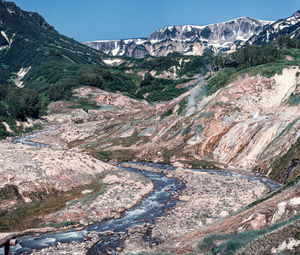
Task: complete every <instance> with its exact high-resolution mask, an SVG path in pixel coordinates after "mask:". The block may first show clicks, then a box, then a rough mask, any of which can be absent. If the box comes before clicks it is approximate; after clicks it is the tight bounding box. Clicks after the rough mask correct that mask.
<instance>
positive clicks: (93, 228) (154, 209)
mask: <svg viewBox="0 0 300 255" xmlns="http://www.w3.org/2000/svg"><path fill="white" fill-rule="evenodd" d="M41 132H43V131H40V132H37V133H35V134H31V135H27V136H23V137H21V138H17V139H15V140H14V142H15V143H22V144H27V145H31V146H36V147H45V146H46V145H45V144H41V143H37V142H33V141H31V140H30V139H31V138H33V137H34V136H35V135H36V134H41ZM139 164H147V165H149V166H152V167H155V168H158V169H164V170H168V171H172V170H174V169H175V168H174V167H173V166H169V165H162V164H155V163H139ZM119 168H120V169H122V170H124V171H131V172H135V173H139V174H142V175H144V176H145V177H147V178H150V179H151V181H152V182H153V185H154V189H153V191H152V192H151V193H150V194H148V195H147V196H146V197H144V198H143V200H142V201H141V203H140V204H139V205H137V206H135V207H133V208H131V209H130V210H128V211H126V212H125V213H124V214H123V215H122V217H121V218H119V219H111V220H106V221H102V222H99V223H95V224H92V225H90V226H87V227H86V228H84V229H83V230H81V231H77V230H76V229H74V230H68V231H63V232H55V233H44V234H41V235H40V236H38V237H37V236H35V235H33V234H32V235H26V236H22V237H20V238H19V239H18V244H17V245H16V246H15V247H12V254H21V253H24V252H28V251H30V250H32V249H42V248H46V247H49V246H54V245H56V244H57V243H58V242H60V243H68V242H72V241H79V242H84V236H85V235H86V234H88V233H89V232H97V233H98V234H99V238H100V241H99V242H98V243H97V244H96V245H94V246H93V247H92V248H91V249H90V250H89V252H88V254H90V255H92V254H107V253H110V254H116V248H117V247H119V248H122V247H123V245H124V244H123V238H122V237H123V236H124V235H126V234H127V233H128V230H129V228H131V227H133V226H137V225H145V224H148V223H150V224H155V219H156V218H157V217H159V216H163V215H164V214H165V213H166V211H167V210H168V209H170V208H172V207H174V206H175V205H176V203H177V202H178V200H177V199H174V198H172V194H174V192H177V191H179V190H182V189H184V187H185V186H184V184H182V183H181V182H179V181H178V180H177V179H173V178H167V177H166V176H165V174H163V173H154V172H146V171H141V170H139V169H138V168H135V167H122V166H121V165H119ZM192 171H202V172H207V173H210V174H217V175H223V176H232V177H235V178H246V179H248V180H258V181H260V182H262V183H263V184H265V185H267V186H268V187H269V188H270V189H271V190H272V191H274V190H275V189H277V188H279V187H280V184H278V183H276V182H274V181H272V180H269V179H267V178H264V177H254V176H247V175H242V174H236V173H232V172H230V171H223V170H222V171H221V170H220V171H219V170H204V169H192ZM147 238H148V241H149V242H150V241H153V240H151V238H150V236H145V240H147ZM0 254H2V253H1V250H0Z"/></svg>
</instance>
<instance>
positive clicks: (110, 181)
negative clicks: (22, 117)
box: [0, 140, 152, 231]
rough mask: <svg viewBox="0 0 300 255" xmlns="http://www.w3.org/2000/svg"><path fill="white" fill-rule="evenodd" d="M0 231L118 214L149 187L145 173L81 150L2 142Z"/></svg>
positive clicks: (80, 222) (145, 192)
mask: <svg viewBox="0 0 300 255" xmlns="http://www.w3.org/2000/svg"><path fill="white" fill-rule="evenodd" d="M0 148H1V151H5V153H2V154H1V156H0V164H1V179H0V180H1V181H0V183H1V185H0V195H1V196H0V199H1V204H0V210H1V213H2V217H1V224H0V226H1V231H11V230H22V229H26V228H32V227H41V226H43V227H44V226H53V225H55V224H56V225H57V226H59V225H61V226H64V225H65V224H64V223H67V222H69V223H72V222H73V224H80V225H87V224H90V223H92V222H95V221H100V220H102V219H108V218H114V217H120V215H121V213H122V212H124V211H125V210H126V209H128V208H130V207H132V206H134V205H135V204H137V203H138V202H139V201H140V200H141V199H142V197H143V196H145V195H146V194H148V193H149V192H150V191H151V190H152V184H151V182H149V181H148V180H147V179H146V178H144V177H141V176H139V175H137V174H134V173H129V172H124V171H120V170H118V169H117V168H116V167H114V166H111V165H108V164H105V163H103V162H101V161H99V160H96V159H94V158H91V157H89V156H87V155H85V154H82V153H78V152H75V151H72V150H63V149H58V148H55V149H53V148H47V147H45V148H37V147H34V146H30V145H22V144H13V143H11V142H10V141H8V140H7V141H4V142H1V143H0Z"/></svg>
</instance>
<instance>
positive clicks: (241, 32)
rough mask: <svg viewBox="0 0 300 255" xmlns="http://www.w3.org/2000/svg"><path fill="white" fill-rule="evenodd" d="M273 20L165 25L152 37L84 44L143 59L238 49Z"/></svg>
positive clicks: (249, 19)
mask: <svg viewBox="0 0 300 255" xmlns="http://www.w3.org/2000/svg"><path fill="white" fill-rule="evenodd" d="M270 23H271V22H270V21H262V20H255V19H251V18H247V17H242V18H237V19H233V20H230V21H226V22H222V23H217V24H211V25H206V26H194V25H184V26H169V27H165V28H162V29H160V30H158V31H156V32H154V33H153V34H151V35H150V37H149V38H136V39H124V40H114V41H91V42H86V43H84V44H85V45H88V46H90V47H92V48H95V49H97V50H99V51H102V52H104V53H106V54H109V55H112V56H128V57H134V58H143V57H145V56H148V55H151V56H166V55H167V54H168V53H170V52H180V53H183V54H186V55H202V54H203V53H204V52H206V51H210V52H213V53H217V52H219V51H224V50H225V51H227V50H234V49H235V48H236V46H237V45H241V44H244V43H245V42H246V41H247V40H248V39H249V38H250V37H252V36H253V35H255V34H258V33H260V32H262V31H263V30H264V28H265V27H266V26H268V25H269V24H270Z"/></svg>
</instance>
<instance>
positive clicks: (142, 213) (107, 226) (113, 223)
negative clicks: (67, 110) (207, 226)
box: [12, 165, 184, 254]
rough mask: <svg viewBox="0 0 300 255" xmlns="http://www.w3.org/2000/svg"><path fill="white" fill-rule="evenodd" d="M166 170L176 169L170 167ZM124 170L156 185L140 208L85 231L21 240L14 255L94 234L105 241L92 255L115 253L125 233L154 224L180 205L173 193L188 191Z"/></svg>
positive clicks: (153, 175)
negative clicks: (131, 228)
mask: <svg viewBox="0 0 300 255" xmlns="http://www.w3.org/2000/svg"><path fill="white" fill-rule="evenodd" d="M152 166H153V165H152ZM165 167H166V168H172V167H170V166H165ZM120 168H121V169H123V170H124V171H125V170H126V171H131V172H135V173H139V174H142V175H144V176H145V177H148V178H150V179H151V181H152V182H153V185H154V190H153V192H151V193H150V194H149V195H148V196H146V197H145V198H144V199H143V200H142V202H141V203H140V204H139V205H137V206H135V207H133V208H131V209H130V210H128V211H126V212H125V213H124V214H123V215H122V218H119V219H112V220H107V221H104V222H100V223H95V224H93V225H90V226H88V227H86V228H85V229H84V230H82V231H76V230H70V231H66V232H59V233H50V234H49V233H45V234H41V235H40V236H39V237H36V236H34V235H28V236H24V237H22V238H20V239H19V240H18V245H17V246H16V247H12V252H13V254H20V253H23V252H26V251H30V250H32V249H42V248H45V247H49V246H53V245H56V244H57V243H58V242H61V243H66V242H72V241H84V238H83V237H84V235H86V234H87V233H88V232H90V231H96V232H99V236H100V239H101V240H100V241H99V243H98V244H97V245H94V246H93V247H92V248H91V250H90V251H89V254H103V253H106V251H107V250H110V251H111V252H113V251H114V248H116V247H122V246H123V243H122V240H121V237H122V236H123V235H124V233H125V234H126V233H128V229H129V228H130V227H132V226H136V225H144V224H147V223H150V224H154V222H155V219H156V218H157V217H159V216H162V215H164V214H165V212H166V210H167V209H169V208H171V207H173V206H175V204H176V203H177V202H178V200H176V199H172V193H173V192H176V191H178V190H179V189H183V188H184V184H182V183H180V182H179V181H178V180H176V179H172V178H167V177H166V176H165V175H164V174H162V173H152V172H145V171H141V170H138V169H136V168H133V167H126V168H125V167H120ZM105 231H110V232H112V233H111V234H109V235H107V234H101V232H105Z"/></svg>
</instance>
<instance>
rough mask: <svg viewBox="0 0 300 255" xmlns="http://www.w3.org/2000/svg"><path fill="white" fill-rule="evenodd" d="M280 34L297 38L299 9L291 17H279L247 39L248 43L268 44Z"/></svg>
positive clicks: (299, 28)
mask: <svg viewBox="0 0 300 255" xmlns="http://www.w3.org/2000/svg"><path fill="white" fill-rule="evenodd" d="M280 35H285V36H289V37H291V38H294V37H295V38H297V37H299V36H300V11H297V12H295V13H294V14H293V15H292V16H291V17H289V18H286V19H279V20H277V21H275V22H273V23H271V24H269V25H268V26H266V27H265V29H264V30H263V31H262V32H261V33H259V34H257V35H254V36H252V37H251V38H250V39H249V44H257V45H261V44H268V43H269V42H272V41H273V40H274V39H276V38H277V37H278V36H280Z"/></svg>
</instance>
